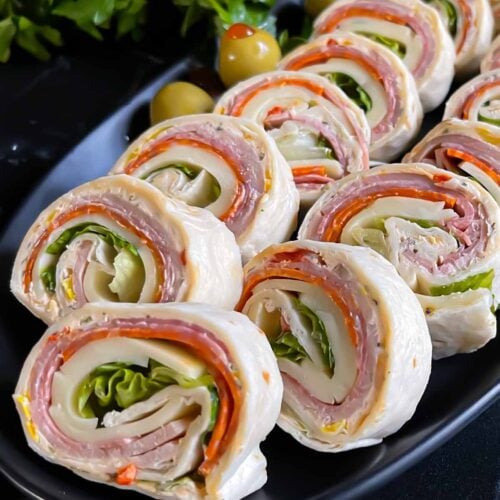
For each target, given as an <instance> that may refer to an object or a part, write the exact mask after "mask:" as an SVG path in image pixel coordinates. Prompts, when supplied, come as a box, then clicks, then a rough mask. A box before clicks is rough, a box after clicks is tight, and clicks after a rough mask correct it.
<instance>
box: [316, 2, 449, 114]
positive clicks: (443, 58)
mask: <svg viewBox="0 0 500 500" xmlns="http://www.w3.org/2000/svg"><path fill="white" fill-rule="evenodd" d="M338 29H340V30H344V31H351V32H353V33H358V34H360V35H363V36H368V37H373V38H375V39H376V40H378V41H379V42H381V41H382V40H388V41H389V42H390V44H394V43H398V44H399V45H400V47H401V49H400V51H399V53H398V55H400V57H401V58H402V60H403V62H404V63H405V65H406V66H407V68H408V69H409V70H410V72H411V73H412V75H413V76H414V78H415V80H416V84H417V88H418V91H419V95H420V99H421V100H422V104H423V107H424V110H425V111H430V110H432V109H434V108H436V107H437V106H438V105H439V104H440V103H441V102H442V101H443V100H444V99H445V97H446V94H447V92H448V90H449V88H450V85H451V81H452V80H453V74H454V68H453V65H454V61H455V49H454V47H453V41H452V39H451V37H450V35H449V34H448V33H447V32H446V29H445V27H444V25H443V24H442V23H441V20H440V18H439V15H438V14H437V12H436V11H434V10H433V9H432V8H431V7H429V6H428V5H426V4H425V3H424V2H417V3H416V2H413V1H411V0H389V1H387V0H361V1H360V0H340V1H337V2H334V3H333V4H332V5H331V6H330V7H328V8H327V9H325V10H324V11H323V13H322V14H321V15H320V16H319V17H318V18H317V19H316V21H315V22H314V36H320V35H324V34H326V33H333V32H334V31H335V30H338ZM390 44H389V46H390Z"/></svg>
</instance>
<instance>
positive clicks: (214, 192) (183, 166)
mask: <svg viewBox="0 0 500 500" xmlns="http://www.w3.org/2000/svg"><path fill="white" fill-rule="evenodd" d="M172 168H173V169H175V170H178V171H179V172H182V173H183V174H184V175H185V176H186V177H187V178H188V179H189V180H191V181H192V180H194V179H196V177H198V175H199V174H200V172H201V169H200V168H197V167H193V166H192V165H189V164H188V163H172V164H170V165H165V166H163V167H159V168H157V169H155V170H152V171H150V172H147V173H146V174H144V175H143V176H142V177H141V179H142V180H145V181H148V182H149V181H151V179H152V178H153V177H154V176H156V175H157V174H159V173H160V172H161V171H163V170H167V169H172ZM209 176H210V196H209V199H210V202H209V203H208V204H210V203H213V202H214V201H215V200H217V199H218V198H219V196H220V194H221V187H220V184H219V182H218V181H217V179H216V178H215V177H214V176H213V175H212V174H209Z"/></svg>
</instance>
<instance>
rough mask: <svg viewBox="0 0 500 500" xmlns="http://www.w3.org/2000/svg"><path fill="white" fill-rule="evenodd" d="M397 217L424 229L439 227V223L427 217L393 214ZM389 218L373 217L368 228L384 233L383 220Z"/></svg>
mask: <svg viewBox="0 0 500 500" xmlns="http://www.w3.org/2000/svg"><path fill="white" fill-rule="evenodd" d="M395 217H398V218H399V219H404V220H407V221H408V222H413V223H415V224H418V225H419V226H420V227H422V228H424V229H429V228H431V227H440V226H439V224H437V223H436V222H434V221H432V220H427V219H413V218H411V217H401V216H399V215H398V216H395ZM388 218H389V216H387V217H375V218H374V219H372V220H371V221H370V228H371V229H378V230H379V231H383V232H384V233H385V232H386V230H385V221H386V220H387V219H388Z"/></svg>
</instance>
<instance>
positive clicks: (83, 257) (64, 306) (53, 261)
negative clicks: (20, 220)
mask: <svg viewBox="0 0 500 500" xmlns="http://www.w3.org/2000/svg"><path fill="white" fill-rule="evenodd" d="M89 225H91V226H94V227H97V228H98V232H95V231H94V232H93V231H92V228H90V232H83V233H82V234H81V235H80V236H75V238H76V239H73V240H72V241H68V242H63V243H60V241H59V243H58V244H59V247H58V250H57V251H55V253H54V250H51V252H52V253H49V252H48V251H47V250H48V249H49V246H50V245H51V244H53V243H54V242H56V241H58V238H59V237H60V236H61V235H62V234H63V233H64V232H65V231H71V230H72V229H74V228H78V229H79V230H80V231H81V230H82V229H81V228H85V227H87V226H89ZM99 228H101V229H99ZM99 231H101V233H102V232H104V234H101V233H100V232H99ZM116 238H119V240H116ZM89 239H90V240H89ZM212 240H213V241H216V242H217V255H218V258H214V257H213V256H212V253H213V252H214V249H215V246H214V245H213V243H212ZM116 241H117V242H116ZM85 242H88V243H90V244H91V247H92V248H90V247H89V246H88V244H87V243H85ZM120 242H122V243H120ZM98 243H99V245H103V246H104V247H105V248H104V249H103V248H100V247H99V245H98ZM104 250H105V251H104ZM98 251H99V252H101V254H102V255H101V257H102V258H104V260H105V261H106V262H99V261H98V256H97V254H96V252H98ZM120 252H127V253H126V255H124V257H125V258H126V259H128V260H127V261H126V264H122V265H121V267H120V262H119V259H118V257H119V256H120ZM59 261H61V264H62V265H63V267H64V269H63V271H61V272H59V271H57V269H56V272H55V274H54V276H53V280H54V281H55V282H54V283H53V285H52V286H53V287H55V290H51V289H50V288H49V287H48V286H47V283H46V281H44V279H43V275H44V273H46V272H47V270H48V269H51V268H54V267H56V266H57V268H59V266H58V263H59ZM117 261H118V262H117ZM99 266H101V267H102V268H103V269H104V268H105V272H104V273H100V274H99V272H98V271H97V269H98V268H100V267H99ZM241 272H242V270H241V257H240V252H239V249H238V246H237V244H236V242H235V239H234V236H233V234H232V233H231V232H230V231H229V230H228V229H227V228H226V226H225V225H224V224H223V223H222V222H220V221H219V220H217V219H216V218H215V217H214V216H213V215H212V214H211V213H209V212H208V211H205V210H203V209H199V208H196V207H187V206H186V205H185V204H183V203H181V202H177V201H176V200H173V199H170V198H167V197H165V196H164V195H163V194H161V193H160V192H159V191H158V190H157V189H156V188H153V187H152V186H150V185H149V184H148V183H147V182H145V181H142V180H139V179H134V178H132V177H130V176H126V175H117V176H113V177H105V178H101V179H97V180H95V181H91V182H89V183H87V184H84V185H82V186H80V187H78V188H76V189H74V190H72V191H70V192H69V193H67V194H65V195H63V196H61V197H60V198H59V199H57V200H56V201H55V202H53V203H52V204H51V205H50V206H49V207H48V208H46V209H45V210H44V211H43V212H42V213H41V214H40V215H39V216H38V218H37V219H36V221H35V222H34V224H33V226H32V227H31V228H30V229H29V231H28V232H27V234H26V236H25V238H24V240H23V242H22V243H21V246H20V248H19V251H18V253H17V256H16V261H15V263H14V269H13V272H12V279H11V288H12V290H13V292H14V294H15V295H16V297H17V298H18V299H19V300H20V301H21V302H23V303H24V304H25V305H26V306H27V307H28V308H29V309H30V310H31V311H32V312H33V313H34V314H35V315H37V316H38V317H40V318H41V319H43V320H44V321H45V322H46V323H52V322H54V321H55V320H57V319H58V318H60V317H62V316H64V315H65V314H67V313H68V312H70V311H71V310H72V309H73V308H75V307H78V306H81V305H82V304H83V303H85V302H87V301H88V300H90V299H89V295H88V294H87V293H86V290H85V289H86V287H87V292H88V291H89V288H88V287H96V290H94V292H95V293H94V294H93V295H92V297H93V298H92V300H117V297H116V296H114V293H113V292H112V291H111V288H108V287H110V282H111V280H112V279H113V278H114V277H117V279H118V280H121V281H120V283H119V286H121V287H135V288H137V297H138V299H137V300H138V301H139V302H148V303H150V302H170V301H174V300H175V301H182V300H186V301H198V302H199V301H207V302H209V303H210V302H213V303H215V304H218V305H221V306H223V307H229V308H231V307H232V306H233V305H234V303H235V300H236V299H235V297H237V295H238V294H239V289H240V286H241V285H240V276H241ZM65 273H68V274H71V276H70V278H71V287H72V288H73V293H74V295H75V297H74V300H66V299H63V298H64V296H65V294H66V295H67V289H66V288H64V287H65V286H66V287H68V286H69V284H68V283H63V281H64V278H66V276H65ZM88 273H91V274H89V276H90V277H89V279H87V274H88ZM120 273H121V274H120ZM134 273H135V274H134ZM98 278H99V279H101V280H103V282H102V283H100V282H99V283H98V282H97V280H98ZM127 279H128V280H130V283H125V282H124V281H123V280H127ZM97 288H99V290H97ZM118 297H119V296H118Z"/></svg>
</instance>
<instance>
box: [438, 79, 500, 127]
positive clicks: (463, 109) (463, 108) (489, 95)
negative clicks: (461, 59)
mask: <svg viewBox="0 0 500 500" xmlns="http://www.w3.org/2000/svg"><path fill="white" fill-rule="evenodd" d="M448 118H460V119H461V120H472V121H480V122H486V123H490V124H492V125H496V126H500V69H496V70H493V71H489V72H487V73H483V74H481V75H478V76H476V77H475V78H473V79H472V80H469V81H468V82H467V83H464V84H463V85H462V86H461V87H460V88H459V89H458V90H456V91H455V92H454V93H453V94H452V96H451V97H450V98H449V99H448V102H447V103H446V107H445V111H444V116H443V120H446V119H448Z"/></svg>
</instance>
